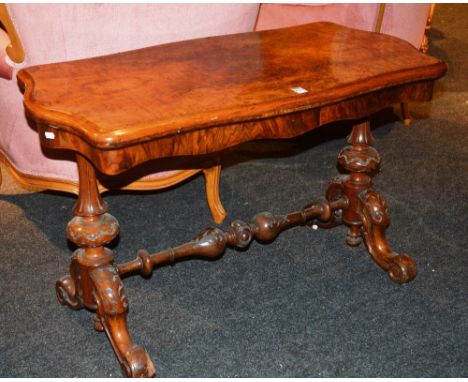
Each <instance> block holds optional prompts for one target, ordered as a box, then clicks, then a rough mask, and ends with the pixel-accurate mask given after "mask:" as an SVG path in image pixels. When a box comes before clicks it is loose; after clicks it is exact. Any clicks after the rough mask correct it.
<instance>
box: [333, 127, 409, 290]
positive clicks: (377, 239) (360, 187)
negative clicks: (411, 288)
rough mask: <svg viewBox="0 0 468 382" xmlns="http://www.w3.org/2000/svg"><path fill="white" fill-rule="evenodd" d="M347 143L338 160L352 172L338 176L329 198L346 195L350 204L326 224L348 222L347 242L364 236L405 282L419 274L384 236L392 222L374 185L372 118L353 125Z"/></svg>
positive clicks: (356, 241)
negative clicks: (370, 120) (369, 120)
mask: <svg viewBox="0 0 468 382" xmlns="http://www.w3.org/2000/svg"><path fill="white" fill-rule="evenodd" d="M347 142H348V144H349V145H348V146H346V147H345V148H344V149H343V150H342V151H341V152H340V154H339V155H338V163H339V164H340V166H341V167H343V168H344V169H345V170H347V171H349V172H350V174H349V175H341V176H338V177H337V178H335V179H334V180H333V181H332V182H331V184H330V185H329V187H328V191H327V199H328V200H329V201H333V200H337V199H339V198H342V197H343V196H345V197H346V198H347V199H348V201H349V206H348V207H347V208H345V209H343V210H342V211H341V212H340V213H341V215H340V216H338V215H337V212H336V213H335V216H333V219H332V220H331V222H330V223H328V225H324V226H325V227H329V226H332V225H336V224H338V223H340V222H342V223H344V224H346V225H347V226H348V234H347V237H346V242H347V243H348V244H349V245H351V246H356V245H359V244H360V242H361V239H364V243H365V245H366V247H367V249H368V251H369V253H370V254H371V256H372V257H373V259H374V260H375V261H376V262H377V264H379V265H380V266H381V267H382V268H383V269H385V270H386V271H387V272H388V274H389V276H390V278H391V279H392V280H393V281H395V282H397V283H400V284H402V283H405V282H408V281H410V280H412V279H413V278H414V277H415V276H416V267H415V265H414V262H413V260H412V259H411V257H409V256H408V255H406V254H398V253H395V252H393V251H392V250H391V249H390V247H389V245H388V243H387V240H386V238H385V229H386V228H387V226H388V224H389V217H388V211H387V207H386V204H385V200H384V199H383V198H382V196H381V195H380V194H379V193H378V192H377V191H375V190H373V189H372V178H371V176H372V175H374V174H375V173H376V172H377V171H378V169H379V165H380V161H381V159H380V155H379V153H378V152H377V150H376V149H375V148H374V147H372V145H373V144H374V139H373V137H372V134H371V131H370V125H369V122H368V121H366V122H363V123H360V124H357V125H355V126H354V127H353V131H352V132H351V134H350V135H349V136H348V139H347Z"/></svg>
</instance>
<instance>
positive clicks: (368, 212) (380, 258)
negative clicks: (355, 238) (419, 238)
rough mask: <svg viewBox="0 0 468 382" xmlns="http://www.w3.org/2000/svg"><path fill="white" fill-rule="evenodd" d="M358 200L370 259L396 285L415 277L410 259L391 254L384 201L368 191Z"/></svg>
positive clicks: (394, 253) (405, 256)
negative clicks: (360, 204) (386, 232)
mask: <svg viewBox="0 0 468 382" xmlns="http://www.w3.org/2000/svg"><path fill="white" fill-rule="evenodd" d="M359 198H360V200H361V202H362V204H363V207H362V223H363V226H362V234H363V237H364V242H365V244H366V247H367V249H368V251H369V253H370V254H371V256H372V258H373V259H374V260H375V261H376V262H377V264H379V265H380V266H381V267H382V268H383V269H385V270H386V271H387V272H388V275H389V276H390V278H391V279H392V280H393V281H395V282H396V283H399V284H403V283H406V282H408V281H411V280H412V279H414V278H415V277H416V266H415V265H414V261H413V259H412V258H411V257H409V256H408V255H406V254H398V253H396V252H393V251H392V250H391V249H390V247H389V245H388V243H387V239H386V238H385V229H386V228H387V226H388V224H389V217H388V211H387V206H386V203H385V200H384V199H383V198H382V196H381V195H380V194H379V193H377V192H376V191H374V190H372V189H369V190H366V191H364V192H362V193H361V194H360V195H359Z"/></svg>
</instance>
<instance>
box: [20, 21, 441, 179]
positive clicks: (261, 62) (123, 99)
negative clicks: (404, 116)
mask: <svg viewBox="0 0 468 382" xmlns="http://www.w3.org/2000/svg"><path fill="white" fill-rule="evenodd" d="M445 71H446V65H445V64H444V63H442V62H440V61H439V60H437V59H435V58H432V57H429V56H424V55H421V54H419V52H418V51H417V50H416V49H413V48H412V47H411V46H410V45H409V44H408V43H406V42H403V41H401V40H399V39H396V38H394V37H391V36H387V35H382V34H375V33H369V32H363V31H358V30H353V29H348V28H345V27H341V26H338V25H335V24H331V23H315V24H307V25H303V26H298V27H293V28H285V29H279V30H272V31H263V32H255V33H243V34H236V35H230V36H222V37H210V38H205V39H198V40H192V41H183V42H177V43H171V44H165V45H160V46H155V47H150V48H145V49H140V50H135V51H130V52H125V53H119V54H113V55H109V56H103V57H97V58H91V59H85V60H78V61H72V62H65V63H59V64H50V65H41V66H35V67H31V68H27V69H23V70H21V71H20V72H19V73H18V79H19V82H20V85H21V86H22V87H23V88H24V89H25V97H24V104H25V107H26V110H27V111H28V113H29V114H30V115H31V116H32V119H34V120H35V121H37V123H38V127H39V131H40V136H41V143H42V144H43V145H44V146H47V147H53V148H68V149H72V150H75V151H79V152H81V153H82V154H84V155H85V156H87V157H88V158H90V159H91V160H92V161H93V163H94V164H95V166H97V167H98V168H99V170H101V171H102V172H104V173H106V174H110V175H112V174H118V173H120V172H122V171H125V170H126V169H128V168H131V167H133V166H135V165H137V164H139V163H142V162H144V161H147V160H149V159H154V158H157V157H169V156H179V155H199V154H205V153H208V152H213V151H217V150H221V149H224V148H226V147H229V146H233V145H236V144H238V143H241V142H243V141H248V140H252V139H261V138H288V137H293V136H297V135H300V134H302V133H304V132H306V131H308V130H310V129H311V128H313V127H316V126H319V125H321V124H325V123H328V122H331V121H333V120H337V119H344V118H359V117H364V116H367V115H369V114H370V113H372V112H374V111H377V110H378V109H380V108H382V107H385V106H387V105H391V104H393V103H395V102H398V101H401V102H407V101H426V100H428V99H430V98H431V94H432V87H431V82H428V80H433V79H435V78H438V77H440V76H441V75H443V74H444V72H445ZM418 81H420V83H419V84H417V85H415V84H414V83H415V82H418ZM408 84H411V85H408ZM298 87H300V88H303V89H305V90H307V93H303V94H297V93H296V92H294V91H293V90H292V89H293V88H298ZM389 87H391V88H389ZM350 98H352V99H351V100H350ZM350 102H352V103H353V104H352V105H350V104H349V103H350ZM311 110H312V111H313V112H310V111H311ZM46 131H51V132H53V133H54V135H55V139H54V140H50V139H46V138H45V135H44V134H45V132H46Z"/></svg>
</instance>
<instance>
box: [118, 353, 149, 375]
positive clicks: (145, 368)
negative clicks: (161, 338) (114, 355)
mask: <svg viewBox="0 0 468 382" xmlns="http://www.w3.org/2000/svg"><path fill="white" fill-rule="evenodd" d="M120 366H121V367H122V372H123V373H124V375H125V376H126V377H129V378H145V377H146V378H148V377H154V376H155V375H156V370H155V368H154V365H153V361H151V358H150V357H149V355H148V353H147V352H146V350H145V349H144V348H143V347H141V346H135V347H133V348H132V349H131V350H130V351H129V352H128V353H127V354H126V355H125V358H124V360H123V361H122V362H121V363H120Z"/></svg>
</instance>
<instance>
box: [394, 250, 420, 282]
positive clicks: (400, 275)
mask: <svg viewBox="0 0 468 382" xmlns="http://www.w3.org/2000/svg"><path fill="white" fill-rule="evenodd" d="M387 272H388V275H389V276H390V278H391V279H392V280H393V281H394V282H396V283H398V284H404V283H407V282H408V281H411V280H413V279H414V278H415V277H416V273H417V272H416V266H415V265H414V261H413V259H412V258H411V257H409V256H408V255H406V254H397V255H396V256H395V257H394V258H393V261H392V262H391V263H390V265H389V268H388V271H387Z"/></svg>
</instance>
